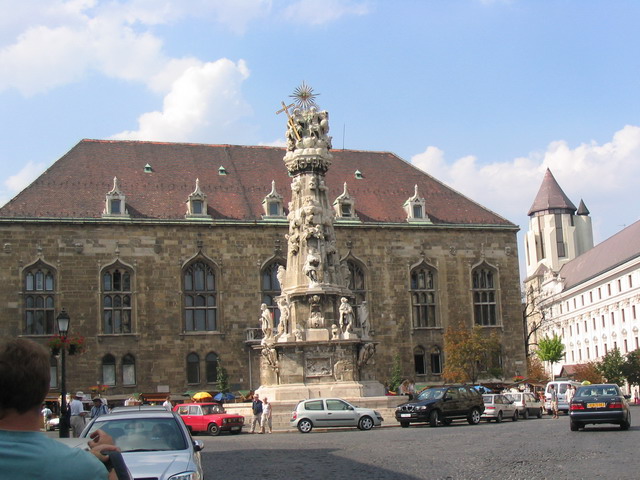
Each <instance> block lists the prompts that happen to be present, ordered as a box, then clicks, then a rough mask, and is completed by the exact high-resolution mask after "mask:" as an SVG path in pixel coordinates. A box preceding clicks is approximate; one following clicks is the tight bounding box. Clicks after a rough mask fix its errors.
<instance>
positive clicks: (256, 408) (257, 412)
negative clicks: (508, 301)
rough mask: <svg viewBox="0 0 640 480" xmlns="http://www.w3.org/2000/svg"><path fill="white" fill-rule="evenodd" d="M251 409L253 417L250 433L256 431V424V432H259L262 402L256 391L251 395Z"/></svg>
mask: <svg viewBox="0 0 640 480" xmlns="http://www.w3.org/2000/svg"><path fill="white" fill-rule="evenodd" d="M251 411H252V412H253V418H252V419H251V433H256V425H258V432H260V430H261V429H262V423H261V422H262V402H261V401H260V396H259V395H258V394H257V393H256V394H255V395H254V396H253V402H252V403H251Z"/></svg>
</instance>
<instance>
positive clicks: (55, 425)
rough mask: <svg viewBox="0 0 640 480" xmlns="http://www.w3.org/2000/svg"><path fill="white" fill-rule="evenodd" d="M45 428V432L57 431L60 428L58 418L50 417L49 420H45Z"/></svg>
mask: <svg viewBox="0 0 640 480" xmlns="http://www.w3.org/2000/svg"><path fill="white" fill-rule="evenodd" d="M46 426H47V430H48V431H50V432H51V431H53V430H58V429H59V428H60V417H51V418H50V419H49V420H47V423H46Z"/></svg>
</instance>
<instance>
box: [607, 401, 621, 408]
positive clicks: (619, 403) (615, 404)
mask: <svg viewBox="0 0 640 480" xmlns="http://www.w3.org/2000/svg"><path fill="white" fill-rule="evenodd" d="M609 408H622V402H611V403H610V404H609Z"/></svg>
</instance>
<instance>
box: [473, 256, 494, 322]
mask: <svg viewBox="0 0 640 480" xmlns="http://www.w3.org/2000/svg"><path fill="white" fill-rule="evenodd" d="M472 279H473V285H472V288H473V315H474V320H475V323H476V325H482V326H488V325H496V324H497V312H496V278H495V272H494V271H493V269H491V268H488V267H487V266H482V267H478V268H476V269H474V270H473V273H472Z"/></svg>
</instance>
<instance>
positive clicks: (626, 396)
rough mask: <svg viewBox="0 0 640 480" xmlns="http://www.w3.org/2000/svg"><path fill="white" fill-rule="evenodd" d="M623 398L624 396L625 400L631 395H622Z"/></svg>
mask: <svg viewBox="0 0 640 480" xmlns="http://www.w3.org/2000/svg"><path fill="white" fill-rule="evenodd" d="M623 397H624V398H626V399H627V400H630V399H631V395H623Z"/></svg>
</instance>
